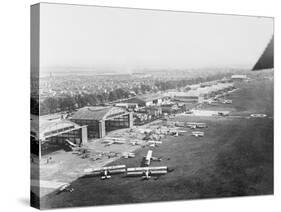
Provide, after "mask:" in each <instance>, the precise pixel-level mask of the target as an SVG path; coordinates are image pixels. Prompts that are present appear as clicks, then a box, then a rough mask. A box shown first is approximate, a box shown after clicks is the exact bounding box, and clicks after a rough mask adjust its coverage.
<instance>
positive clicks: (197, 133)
mask: <svg viewBox="0 0 281 212" xmlns="http://www.w3.org/2000/svg"><path fill="white" fill-rule="evenodd" d="M192 135H193V136H195V137H203V136H204V135H205V134H204V132H201V131H193V132H192Z"/></svg>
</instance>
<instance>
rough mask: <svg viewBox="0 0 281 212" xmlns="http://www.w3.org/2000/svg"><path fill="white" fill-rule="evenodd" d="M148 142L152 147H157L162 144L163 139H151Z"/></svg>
mask: <svg viewBox="0 0 281 212" xmlns="http://www.w3.org/2000/svg"><path fill="white" fill-rule="evenodd" d="M146 144H147V145H148V146H150V147H156V146H158V145H160V144H162V141H152V140H150V141H147V142H146Z"/></svg>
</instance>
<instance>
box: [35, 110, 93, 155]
mask: <svg viewBox="0 0 281 212" xmlns="http://www.w3.org/2000/svg"><path fill="white" fill-rule="evenodd" d="M38 129H39V130H38ZM30 137H31V142H32V143H31V145H32V148H34V149H38V153H37V154H39V156H41V154H45V153H48V152H50V151H54V150H58V149H62V148H64V147H66V146H68V144H70V145H82V144H85V143H87V126H85V125H82V126H80V125H78V124H76V123H74V122H72V121H69V120H67V119H62V118H61V117H60V116H59V115H58V116H57V117H54V116H53V115H52V116H40V117H38V118H31V136H30ZM34 145H35V146H34ZM38 145H39V147H38V148H36V146H38ZM37 154H36V155H37Z"/></svg>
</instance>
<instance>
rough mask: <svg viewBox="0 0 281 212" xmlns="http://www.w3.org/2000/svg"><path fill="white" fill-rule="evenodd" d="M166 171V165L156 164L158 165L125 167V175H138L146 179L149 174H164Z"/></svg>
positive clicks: (149, 176) (148, 177)
mask: <svg viewBox="0 0 281 212" xmlns="http://www.w3.org/2000/svg"><path fill="white" fill-rule="evenodd" d="M167 173H168V168H167V166H158V167H136V168H127V174H126V175H127V177H138V176H141V177H142V178H143V179H145V180H148V179H150V178H151V176H153V175H156V176H159V175H164V174H167Z"/></svg>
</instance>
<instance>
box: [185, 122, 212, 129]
mask: <svg viewBox="0 0 281 212" xmlns="http://www.w3.org/2000/svg"><path fill="white" fill-rule="evenodd" d="M186 126H187V127H190V128H191V129H196V128H206V127H207V125H206V123H200V122H187V123H186Z"/></svg>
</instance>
